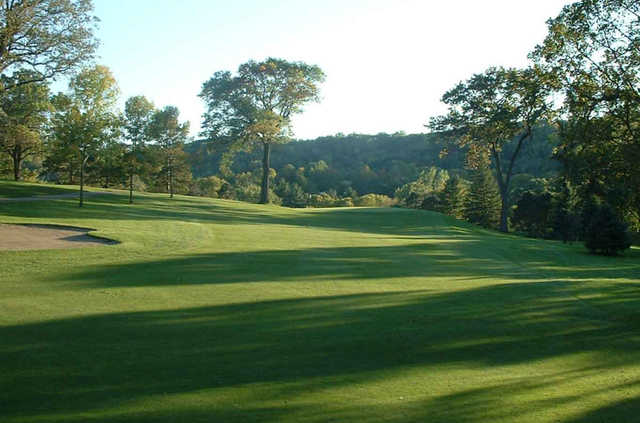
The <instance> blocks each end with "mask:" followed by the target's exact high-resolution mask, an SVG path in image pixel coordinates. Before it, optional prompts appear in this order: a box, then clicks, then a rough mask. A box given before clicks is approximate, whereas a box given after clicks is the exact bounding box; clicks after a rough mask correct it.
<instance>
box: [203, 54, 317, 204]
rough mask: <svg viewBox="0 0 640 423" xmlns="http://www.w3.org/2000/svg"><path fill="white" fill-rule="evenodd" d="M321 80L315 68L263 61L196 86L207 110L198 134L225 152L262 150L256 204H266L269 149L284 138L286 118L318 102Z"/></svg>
mask: <svg viewBox="0 0 640 423" xmlns="http://www.w3.org/2000/svg"><path fill="white" fill-rule="evenodd" d="M323 80H324V73H323V72H322V70H321V69H320V68H319V67H318V66H313V65H308V64H305V63H302V62H288V61H286V60H283V59H275V58H268V59H266V60H265V61H262V62H256V61H253V60H251V61H249V62H247V63H244V64H242V65H240V67H239V68H238V72H237V75H235V76H233V75H232V74H231V73H230V72H228V71H221V72H216V73H215V74H214V75H213V77H212V78H211V79H209V80H208V81H207V82H205V83H204V84H203V86H202V91H201V93H200V97H201V98H202V99H203V100H204V102H205V103H206V107H207V111H206V112H205V114H204V116H203V117H204V120H203V124H202V127H203V133H202V134H203V135H204V136H205V137H206V138H207V139H208V140H210V141H211V142H213V143H217V144H220V145H222V146H223V147H224V148H226V149H227V151H231V152H233V151H238V150H242V149H245V150H246V149H251V148H253V147H254V146H255V145H259V146H262V147H263V178H262V186H261V195H260V200H261V202H262V203H268V202H269V170H270V166H269V161H270V152H271V145H272V144H279V143H284V142H286V141H288V140H289V139H290V136H291V120H290V118H291V116H292V115H293V114H296V113H300V112H302V106H303V105H304V104H306V103H308V102H311V101H318V100H319V97H318V90H319V83H320V82H322V81H323Z"/></svg>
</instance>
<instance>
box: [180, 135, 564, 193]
mask: <svg viewBox="0 0 640 423" xmlns="http://www.w3.org/2000/svg"><path fill="white" fill-rule="evenodd" d="M553 138H554V137H553V130H552V128H550V127H542V128H539V129H538V130H537V132H536V133H535V136H534V139H533V141H532V142H531V143H529V144H528V145H527V146H526V148H525V149H524V151H523V152H522V153H521V158H520V160H519V161H518V163H517V166H516V173H527V174H531V175H532V176H534V177H545V176H549V175H552V174H555V173H556V172H557V170H558V169H559V163H557V162H556V161H553V160H550V157H551V154H552V150H553V146H554V141H553ZM443 147H444V140H443V139H442V138H441V137H439V136H438V135H436V134H409V135H406V134H403V133H396V134H385V133H381V134H376V135H364V134H349V135H343V134H337V135H333V136H326V137H320V138H316V139H314V140H297V141H293V142H290V143H288V144H285V145H278V146H275V147H274V148H273V152H272V159H271V166H272V168H274V169H275V170H276V172H277V173H278V175H281V174H284V173H286V172H287V169H285V168H286V167H287V165H291V166H289V169H290V168H291V167H293V168H294V169H300V168H304V170H305V171H306V173H305V174H306V176H307V177H309V176H310V171H311V173H314V172H313V169H315V170H321V171H322V177H318V178H315V179H317V181H314V184H313V185H315V186H314V190H315V191H318V192H320V191H325V190H328V189H332V188H333V189H335V190H336V191H338V192H339V191H341V190H343V189H344V187H345V186H349V187H351V188H352V189H354V190H355V191H357V192H359V193H368V192H373V193H379V194H386V195H392V194H393V192H394V191H395V189H396V188H397V187H399V186H401V185H403V184H406V183H407V182H410V181H413V180H415V179H416V177H417V176H418V174H419V173H420V171H421V170H422V169H424V168H426V167H431V166H436V167H439V168H443V169H447V170H449V171H454V172H459V173H463V172H464V157H465V152H464V151H461V150H459V149H449V154H447V155H445V156H442V155H441V152H442V150H443ZM210 148H211V146H207V145H206V144H205V143H203V142H202V141H198V142H194V143H191V144H189V145H188V146H187V147H186V150H187V152H188V153H189V154H190V156H191V158H192V172H193V175H194V177H203V176H210V175H218V174H219V173H220V167H219V166H220V159H221V157H222V151H216V150H215V149H213V150H209V149H210ZM507 148H509V146H507ZM260 159H261V152H260V151H255V152H252V153H239V154H237V155H236V157H235V158H234V160H233V165H232V170H233V171H234V173H242V172H254V171H256V170H258V169H259V168H260V164H259V160H260ZM289 171H290V170H289ZM316 173H317V172H316Z"/></svg>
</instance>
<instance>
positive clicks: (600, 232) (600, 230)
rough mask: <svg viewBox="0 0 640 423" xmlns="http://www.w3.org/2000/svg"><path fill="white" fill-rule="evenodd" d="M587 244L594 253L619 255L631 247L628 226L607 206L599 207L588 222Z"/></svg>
mask: <svg viewBox="0 0 640 423" xmlns="http://www.w3.org/2000/svg"><path fill="white" fill-rule="evenodd" d="M584 244H585V246H586V247H587V249H589V251H590V252H592V253H594V254H602V255H607V256H612V255H617V254H618V253H619V252H622V251H624V250H626V249H628V248H629V247H631V235H630V234H629V231H628V226H627V225H626V224H625V223H624V222H623V221H622V219H620V218H619V217H618V216H616V214H615V212H614V210H613V209H612V208H611V207H609V206H607V205H604V206H599V207H597V208H596V209H595V210H594V212H593V213H592V215H591V216H590V219H589V221H588V222H587V224H586V234H585V242H584Z"/></svg>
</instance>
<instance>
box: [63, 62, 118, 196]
mask: <svg viewBox="0 0 640 423" xmlns="http://www.w3.org/2000/svg"><path fill="white" fill-rule="evenodd" d="M69 88H70V92H69V94H68V95H65V94H58V95H57V96H56V98H55V101H54V104H55V106H56V109H57V110H56V113H55V114H54V116H53V125H52V129H53V137H54V141H53V143H54V146H56V148H57V149H58V150H60V151H63V152H66V154H67V156H66V158H67V160H68V159H69V158H73V160H74V161H75V163H76V166H77V168H78V170H79V172H80V202H79V205H80V207H82V205H83V202H84V182H85V180H84V176H85V166H86V164H87V161H88V160H89V158H90V157H92V156H95V155H97V154H98V152H99V150H100V148H101V147H102V146H104V145H105V144H107V143H108V142H109V141H111V140H113V139H114V138H117V137H118V136H119V134H118V131H119V126H120V123H121V122H120V119H119V117H118V116H117V114H116V113H115V111H114V106H115V103H116V101H117V99H118V95H119V92H120V91H119V89H118V85H117V84H116V80H115V78H114V77H113V75H112V74H111V71H110V70H109V68H107V67H106V66H94V67H92V68H87V69H84V70H82V71H81V72H80V73H79V74H78V75H76V76H75V77H74V78H73V79H72V80H71V82H70V84H69ZM56 154H58V153H56V152H54V154H53V156H54V157H55V156H56ZM60 156H61V157H65V156H64V154H60Z"/></svg>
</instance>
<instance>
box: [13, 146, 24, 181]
mask: <svg viewBox="0 0 640 423" xmlns="http://www.w3.org/2000/svg"><path fill="white" fill-rule="evenodd" d="M11 158H12V159H13V179H14V180H15V181H16V182H17V181H19V180H20V165H21V164H22V151H20V149H19V148H18V146H15V147H14V148H13V154H11Z"/></svg>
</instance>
